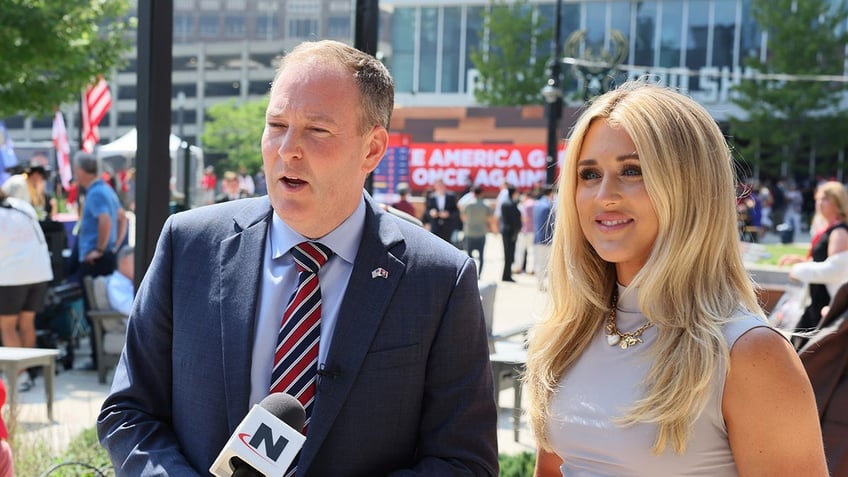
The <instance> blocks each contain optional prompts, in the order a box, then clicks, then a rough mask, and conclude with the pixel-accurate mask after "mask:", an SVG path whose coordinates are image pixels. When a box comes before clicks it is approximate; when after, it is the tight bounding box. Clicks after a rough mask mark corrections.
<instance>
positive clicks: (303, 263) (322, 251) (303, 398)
mask: <svg viewBox="0 0 848 477" xmlns="http://www.w3.org/2000/svg"><path fill="white" fill-rule="evenodd" d="M291 254H292V256H293V257H294V261H295V265H296V266H297V271H298V280H297V290H295V292H294V293H293V294H292V296H291V298H290V299H289V302H288V305H287V306H286V311H285V313H284V314H283V319H282V322H281V324H280V334H279V336H278V337H277V348H276V351H275V352H274V369H273V371H272V372H271V392H272V393H277V392H282V393H286V394H290V395H292V396H294V397H295V398H297V400H298V401H300V403H301V404H303V408H304V409H305V410H306V423H305V425H304V427H303V432H304V433H306V429H307V428H308V427H309V419H310V417H311V415H312V407H313V404H314V403H315V391H316V377H317V371H318V344H319V341H320V337H321V334H320V331H321V287H320V286H319V285H318V270H319V269H320V268H321V266H323V265H324V264H325V263H327V260H329V259H330V257H331V256H332V255H333V251H332V250H330V248H329V247H327V246H326V245H323V244H320V243H318V242H302V243H300V244H298V245H296V246H295V247H294V248H292V249H291Z"/></svg>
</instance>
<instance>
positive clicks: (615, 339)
mask: <svg viewBox="0 0 848 477" xmlns="http://www.w3.org/2000/svg"><path fill="white" fill-rule="evenodd" d="M620 340H621V337H620V336H618V335H607V343H609V345H610V346H615V345H617V344H618V342H619V341H620ZM622 346H624V343H622Z"/></svg>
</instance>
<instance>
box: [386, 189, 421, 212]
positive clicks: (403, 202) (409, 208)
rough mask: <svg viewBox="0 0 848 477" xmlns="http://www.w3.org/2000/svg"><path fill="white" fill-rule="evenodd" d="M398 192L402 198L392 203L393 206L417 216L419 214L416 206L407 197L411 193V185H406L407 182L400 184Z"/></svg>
mask: <svg viewBox="0 0 848 477" xmlns="http://www.w3.org/2000/svg"><path fill="white" fill-rule="evenodd" d="M397 193H398V195H399V196H400V200H398V201H397V202H395V203H394V204H392V207H394V208H395V209H398V210H402V211H404V212H406V213H407V214H409V215H411V216H413V217H417V216H418V214H417V213H415V206H414V205H412V203H410V202H409V200H408V199H407V196H408V195H409V186H408V185H406V183H401V184H398V187H397Z"/></svg>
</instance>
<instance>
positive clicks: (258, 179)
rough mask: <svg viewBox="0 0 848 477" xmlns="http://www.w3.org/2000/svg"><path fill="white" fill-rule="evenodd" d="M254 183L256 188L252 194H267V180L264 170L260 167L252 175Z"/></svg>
mask: <svg viewBox="0 0 848 477" xmlns="http://www.w3.org/2000/svg"><path fill="white" fill-rule="evenodd" d="M254 183H255V184H256V190H255V191H254V195H267V194H268V182H267V180H266V179H265V171H263V170H262V169H261V168H260V169H259V170H258V171H256V175H255V176H254Z"/></svg>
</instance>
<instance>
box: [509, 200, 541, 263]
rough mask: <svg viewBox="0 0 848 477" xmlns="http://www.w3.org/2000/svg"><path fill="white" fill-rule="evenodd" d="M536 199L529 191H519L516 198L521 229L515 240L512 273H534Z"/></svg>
mask: <svg viewBox="0 0 848 477" xmlns="http://www.w3.org/2000/svg"><path fill="white" fill-rule="evenodd" d="M535 205H536V199H535V198H534V197H533V196H532V195H531V194H530V193H529V192H521V193H520V194H519V198H518V210H519V211H520V212H521V231H519V232H518V238H517V239H516V240H515V263H514V264H513V265H512V272H513V273H534V271H535V269H534V268H533V264H534V263H535V262H534V260H533V235H534V231H535V227H534V226H533V207H534V206H535Z"/></svg>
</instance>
